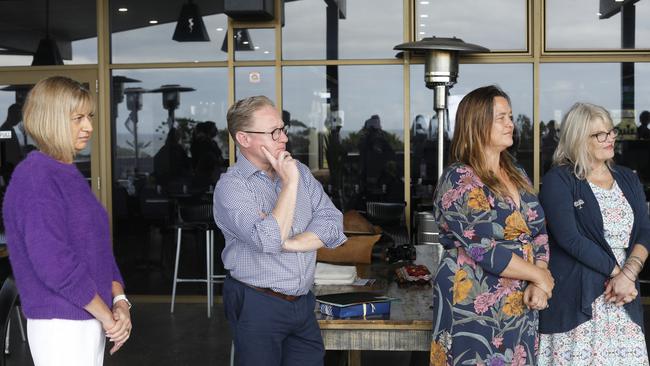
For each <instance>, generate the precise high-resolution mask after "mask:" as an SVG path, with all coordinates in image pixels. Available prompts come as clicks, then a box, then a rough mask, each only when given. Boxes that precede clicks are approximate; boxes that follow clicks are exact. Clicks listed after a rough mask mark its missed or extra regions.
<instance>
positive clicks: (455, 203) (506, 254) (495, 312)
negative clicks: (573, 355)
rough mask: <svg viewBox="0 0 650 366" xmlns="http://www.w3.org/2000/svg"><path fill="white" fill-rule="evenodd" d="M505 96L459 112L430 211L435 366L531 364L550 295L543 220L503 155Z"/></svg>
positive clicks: (494, 91) (469, 101) (507, 120)
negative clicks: (437, 245)
mask: <svg viewBox="0 0 650 366" xmlns="http://www.w3.org/2000/svg"><path fill="white" fill-rule="evenodd" d="M513 131H514V124H513V122H512V110H511V108H510V99H509V97H508V96H507V95H506V94H505V93H504V92H503V91H502V90H501V89H499V88H498V87H496V86H487V87H483V88H479V89H476V90H474V91H472V92H471V93H469V94H467V96H465V98H463V100H462V101H461V102H460V105H459V106H458V112H457V114H456V127H455V131H454V139H453V141H452V145H451V160H452V164H451V166H450V167H449V168H447V169H446V170H445V172H444V173H443V175H442V176H441V178H440V181H439V184H438V187H437V189H436V194H435V197H434V211H435V217H436V221H437V222H438V226H439V229H440V242H441V244H442V245H443V246H444V248H445V253H444V255H443V257H442V261H441V263H440V267H439V270H438V273H437V276H436V279H435V286H434V301H433V307H434V309H433V320H434V322H433V323H434V324H433V340H432V343H431V353H430V363H431V365H434V366H438V365H487V366H497V365H517V366H521V365H534V364H535V357H536V345H537V310H539V309H543V308H545V307H546V306H547V300H548V298H549V297H550V294H551V291H552V289H553V286H554V281H553V277H552V276H551V274H550V272H549V271H548V270H547V269H546V267H547V262H548V242H547V235H546V231H545V224H544V212H543V211H542V208H541V206H540V205H539V202H538V201H537V197H536V196H535V195H534V194H533V190H532V187H531V184H530V181H529V180H528V178H527V176H526V174H525V172H524V171H523V170H521V169H519V168H517V167H516V166H515V164H514V163H513V161H512V157H511V156H510V155H509V153H508V152H507V150H506V149H507V148H508V147H510V146H511V145H512V143H513V139H512V136H513Z"/></svg>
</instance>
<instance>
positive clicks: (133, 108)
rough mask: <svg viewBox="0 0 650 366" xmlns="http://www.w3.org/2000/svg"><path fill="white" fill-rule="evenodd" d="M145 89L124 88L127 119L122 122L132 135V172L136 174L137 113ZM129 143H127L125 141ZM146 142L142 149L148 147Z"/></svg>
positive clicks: (138, 153)
mask: <svg viewBox="0 0 650 366" xmlns="http://www.w3.org/2000/svg"><path fill="white" fill-rule="evenodd" d="M146 92H147V89H143V88H126V89H124V95H126V108H127V109H128V110H129V117H127V119H126V121H124V127H126V129H127V131H129V132H130V133H131V135H133V145H132V147H133V151H134V154H135V160H134V162H133V172H134V173H136V174H137V173H138V168H139V159H140V147H141V146H140V143H139V142H138V111H140V110H141V109H142V93H146ZM127 143H129V141H127ZM149 144H150V142H147V143H146V144H145V145H143V146H142V147H147V146H149Z"/></svg>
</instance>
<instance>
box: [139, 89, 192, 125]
mask: <svg viewBox="0 0 650 366" xmlns="http://www.w3.org/2000/svg"><path fill="white" fill-rule="evenodd" d="M195 90H196V89H194V88H190V87H187V86H180V85H178V84H167V85H162V86H161V87H160V88H158V89H152V90H150V91H149V92H150V93H162V104H163V108H165V109H166V110H167V123H169V129H172V128H173V127H174V121H175V120H176V117H175V116H174V111H176V108H178V106H179V105H180V104H181V93H182V92H189V91H195Z"/></svg>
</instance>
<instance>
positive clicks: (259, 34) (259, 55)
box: [225, 29, 275, 61]
mask: <svg viewBox="0 0 650 366" xmlns="http://www.w3.org/2000/svg"><path fill="white" fill-rule="evenodd" d="M234 32H235V36H234V38H235V60H237V61H257V60H275V29H235V30H234ZM225 47H227V46H225Z"/></svg>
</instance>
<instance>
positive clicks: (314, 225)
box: [301, 166, 347, 248]
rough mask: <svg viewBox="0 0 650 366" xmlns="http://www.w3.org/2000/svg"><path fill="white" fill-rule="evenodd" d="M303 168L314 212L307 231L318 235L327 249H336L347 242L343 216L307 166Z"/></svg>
mask: <svg viewBox="0 0 650 366" xmlns="http://www.w3.org/2000/svg"><path fill="white" fill-rule="evenodd" d="M301 168H302V171H303V173H302V174H304V175H305V178H306V179H305V180H306V185H307V190H308V193H309V198H310V199H311V206H312V212H313V214H312V220H311V222H310V223H309V225H307V228H306V229H305V231H309V232H312V233H314V234H316V236H318V238H319V239H320V240H321V241H322V242H323V244H324V245H325V246H326V247H328V248H335V247H337V246H339V245H341V244H343V243H344V242H345V241H346V240H347V237H346V236H345V234H343V214H342V213H341V211H339V210H338V209H337V208H336V207H335V206H334V203H332V200H330V198H329V197H328V196H327V194H326V193H325V191H324V190H323V186H322V185H321V184H320V182H318V181H317V180H316V178H314V176H313V175H312V174H311V172H309V169H308V168H307V167H305V166H303V167H301Z"/></svg>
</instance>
